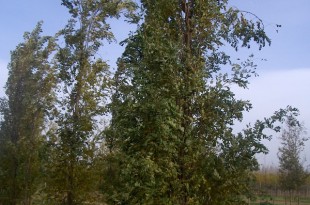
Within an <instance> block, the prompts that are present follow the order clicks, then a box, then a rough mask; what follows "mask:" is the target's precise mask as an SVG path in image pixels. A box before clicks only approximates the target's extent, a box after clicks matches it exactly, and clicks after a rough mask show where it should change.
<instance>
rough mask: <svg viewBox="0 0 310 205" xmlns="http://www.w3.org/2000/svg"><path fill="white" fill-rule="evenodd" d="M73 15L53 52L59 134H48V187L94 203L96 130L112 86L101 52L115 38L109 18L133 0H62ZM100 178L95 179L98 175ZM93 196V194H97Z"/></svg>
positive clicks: (70, 200)
mask: <svg viewBox="0 0 310 205" xmlns="http://www.w3.org/2000/svg"><path fill="white" fill-rule="evenodd" d="M62 4H63V5H64V6H66V7H67V8H68V10H69V12H70V14H71V19H70V20H69V22H68V25H67V26H66V27H65V28H64V29H63V30H61V31H60V32H59V34H58V38H59V41H60V42H61V41H62V40H64V45H63V46H61V45H60V46H59V48H58V52H57V54H56V57H55V61H56V68H57V71H58V76H57V77H58V78H59V82H58V88H59V90H58V91H59V94H58V105H57V107H56V109H57V111H56V112H55V113H56V114H55V122H56V124H57V127H56V130H57V131H56V133H53V132H50V133H52V134H51V135H49V138H50V140H51V141H50V144H52V145H53V146H52V148H51V150H52V154H51V155H50V156H49V158H48V159H47V160H49V162H51V163H49V166H48V168H47V170H49V172H50V173H49V175H48V177H47V179H48V182H49V186H48V187H47V189H48V193H49V194H51V196H49V198H50V199H55V200H56V202H55V203H60V201H62V203H65V204H68V205H73V204H79V203H80V202H82V201H85V200H86V201H87V202H90V200H91V198H93V197H92V195H94V194H95V192H94V189H93V188H94V187H93V185H94V184H95V180H91V178H92V177H93V176H92V174H91V168H92V165H93V157H94V150H93V149H94V148H95V146H94V144H93V143H92V141H93V139H94V136H95V135H94V133H95V131H96V125H97V121H96V120H98V119H99V118H98V117H100V116H102V115H103V114H104V113H105V111H106V110H105V101H106V98H107V96H108V91H109V87H110V73H109V66H108V65H107V63H106V62H105V61H104V60H102V59H101V58H100V57H98V55H97V52H98V51H99V49H101V48H102V45H103V42H104V41H106V42H109V41H111V40H113V38H114V37H113V33H112V32H111V31H110V26H109V24H108V23H107V19H108V18H110V17H111V18H112V17H118V16H119V15H120V12H122V11H124V9H125V8H127V10H126V13H125V14H128V15H130V14H131V13H132V12H131V11H133V9H134V7H135V5H134V4H133V3H131V2H130V1H104V0H87V1H86V0H63V1H62ZM96 180H97V179H96ZM94 196H95V195H94Z"/></svg>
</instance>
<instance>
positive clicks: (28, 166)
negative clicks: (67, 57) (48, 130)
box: [0, 22, 55, 205]
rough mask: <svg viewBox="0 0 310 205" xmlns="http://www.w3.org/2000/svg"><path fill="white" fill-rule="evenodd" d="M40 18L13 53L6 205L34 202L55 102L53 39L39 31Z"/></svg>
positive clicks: (3, 169)
mask: <svg viewBox="0 0 310 205" xmlns="http://www.w3.org/2000/svg"><path fill="white" fill-rule="evenodd" d="M41 26H42V23H41V22H40V23H38V24H37V26H36V28H35V29H34V30H33V31H32V32H31V33H29V32H26V33H25V34H24V42H23V43H20V44H19V45H18V46H17V47H16V49H15V50H14V51H12V52H11V62H10V64H9V65H8V69H9V77H8V81H7V83H6V95H7V97H8V99H2V100H1V102H2V103H1V114H2V117H3V121H2V122H1V131H0V146H1V148H0V153H1V154H0V161H1V162H0V173H1V174H0V183H1V188H0V192H1V195H2V196H1V198H0V202H1V203H3V204H12V205H15V204H25V205H30V204H31V203H32V200H31V196H32V195H33V193H34V192H35V191H36V190H37V188H38V184H39V183H40V180H39V178H40V165H41V163H40V158H39V153H40V149H41V144H42V142H43V141H44V138H43V136H42V131H43V130H44V127H45V119H46V113H47V111H48V110H49V108H50V107H51V105H52V103H53V101H54V95H53V93H52V92H51V90H52V87H53V85H55V78H54V77H55V76H54V72H53V69H52V68H51V66H50V62H49V57H50V54H51V53H52V52H53V51H54V49H55V44H54V41H53V38H51V37H46V36H43V37H42V36H41V35H40V34H41V32H42V29H41Z"/></svg>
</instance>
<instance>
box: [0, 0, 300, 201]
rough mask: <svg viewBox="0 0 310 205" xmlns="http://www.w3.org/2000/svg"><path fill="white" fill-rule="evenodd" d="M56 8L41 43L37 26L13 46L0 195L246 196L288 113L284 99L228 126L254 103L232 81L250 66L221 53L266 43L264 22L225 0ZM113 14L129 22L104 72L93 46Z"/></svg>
mask: <svg viewBox="0 0 310 205" xmlns="http://www.w3.org/2000/svg"><path fill="white" fill-rule="evenodd" d="M61 3H62V5H64V6H65V7H66V8H67V9H68V12H69V13H70V14H71V18H70V19H69V21H68V24H67V25H66V26H65V27H64V28H63V29H61V30H60V31H59V32H58V33H57V34H55V36H54V37H41V36H40V35H39V34H40V33H41V23H40V24H38V26H37V27H36V28H35V30H34V31H33V32H32V33H26V34H25V42H24V43H22V44H20V45H19V46H17V48H16V50H15V51H13V52H12V59H11V63H10V65H9V79H8V82H7V86H6V90H7V91H6V92H7V97H8V98H7V99H1V101H0V111H1V116H2V119H1V131H0V140H1V141H0V143H1V144H0V153H1V155H0V161H1V165H0V182H1V183H2V184H5V185H6V186H5V188H0V194H1V196H0V197H1V198H0V203H3V204H12V205H17V204H28V205H30V204H42V203H44V204H66V205H77V204H82V203H89V204H96V203H98V202H104V203H107V204H120V205H129V204H150V205H151V204H154V205H155V204H156V205H159V204H163V205H169V204H171V205H175V204H178V205H192V204H215V205H219V204H242V203H245V201H244V200H245V199H246V197H250V196H251V194H252V190H251V189H250V183H251V181H252V180H254V175H253V171H254V170H256V169H257V168H258V163H257V160H256V158H255V155H256V154H258V153H267V151H268V150H267V148H266V147H265V146H264V144H262V140H263V139H270V137H271V136H268V135H267V134H265V132H264V131H265V129H272V130H274V131H276V132H278V131H279V130H280V127H279V124H278V123H279V122H280V123H282V122H284V119H286V117H287V116H293V117H294V116H296V115H297V114H298V111H297V110H296V109H295V108H292V107H290V106H288V107H287V108H286V109H280V110H279V111H277V112H275V113H274V115H273V116H271V117H269V118H265V119H264V120H261V121H260V120H258V121H256V122H255V123H254V124H253V125H251V124H249V125H246V127H245V128H244V129H243V130H242V131H241V132H239V133H236V132H235V131H234V125H235V123H236V122H237V121H242V119H243V113H244V112H248V111H250V109H251V108H252V105H251V103H250V102H249V101H247V100H242V99H238V98H237V97H236V95H235V93H234V92H233V90H232V89H231V88H232V87H233V86H238V87H240V88H247V86H248V84H249V79H250V78H251V77H252V76H256V65H255V63H254V62H253V60H252V58H251V57H249V58H247V59H243V60H242V61H237V60H234V59H233V58H232V57H231V54H230V53H229V52H228V49H225V48H228V47H230V48H232V49H233V50H235V51H238V50H240V49H243V48H245V49H248V48H251V45H253V44H257V45H258V48H259V49H262V48H263V47H264V46H266V45H269V44H270V43H271V40H270V39H269V38H268V36H267V35H266V33H265V31H264V24H263V22H262V21H261V20H260V19H259V18H258V17H257V16H255V15H254V14H252V13H250V12H245V11H240V10H238V9H237V8H232V7H230V6H229V4H228V0H210V1H204V0H169V1H167V0H156V1H154V0H141V1H140V2H139V3H134V2H133V1H130V0H119V1H112V0H111V1H103V0H87V1H86V0H62V1H61ZM120 17H121V19H122V20H123V19H126V21H128V22H129V23H135V24H137V30H136V31H135V32H133V33H132V34H131V35H129V37H128V38H127V39H125V40H124V41H122V42H121V45H123V46H125V51H124V52H123V54H122V56H121V57H120V58H119V59H118V62H117V68H116V72H115V73H113V72H112V69H111V68H110V65H109V64H108V62H106V61H104V60H103V58H101V55H100V52H102V50H103V49H104V43H105V42H112V41H113V40H114V35H113V30H111V28H110V25H109V19H110V18H113V19H114V20H115V19H119V18H120ZM102 119H104V120H105V121H108V123H107V124H103V123H101V120H102ZM29 148H30V149H29Z"/></svg>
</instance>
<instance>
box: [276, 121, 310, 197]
mask: <svg viewBox="0 0 310 205" xmlns="http://www.w3.org/2000/svg"><path fill="white" fill-rule="evenodd" d="M308 139H309V138H308V137H305V132H304V127H303V126H302V125H301V124H300V123H299V122H298V121H297V120H296V118H294V117H292V116H290V117H288V118H287V121H286V128H285V129H284V130H283V132H282V135H281V137H280V140H281V147H280V148H279V152H278V157H279V162H280V167H279V172H280V178H279V180H280V185H281V187H282V189H284V190H286V191H290V192H292V191H297V190H298V189H299V188H300V186H301V185H303V184H305V182H306V178H307V176H308V173H307V172H306V170H305V168H304V167H303V163H302V159H301V154H302V151H303V149H304V146H305V141H307V140H308Z"/></svg>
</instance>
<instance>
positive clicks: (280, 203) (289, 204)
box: [248, 196, 310, 205]
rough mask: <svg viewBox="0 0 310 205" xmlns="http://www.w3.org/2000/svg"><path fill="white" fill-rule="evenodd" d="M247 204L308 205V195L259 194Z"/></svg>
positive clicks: (309, 203) (309, 204) (309, 200)
mask: <svg viewBox="0 0 310 205" xmlns="http://www.w3.org/2000/svg"><path fill="white" fill-rule="evenodd" d="M248 204H249V205H310V197H288V196H287V197H284V196H276V197H273V196H260V197H257V199H256V200H255V201H251V200H249V201H248Z"/></svg>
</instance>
